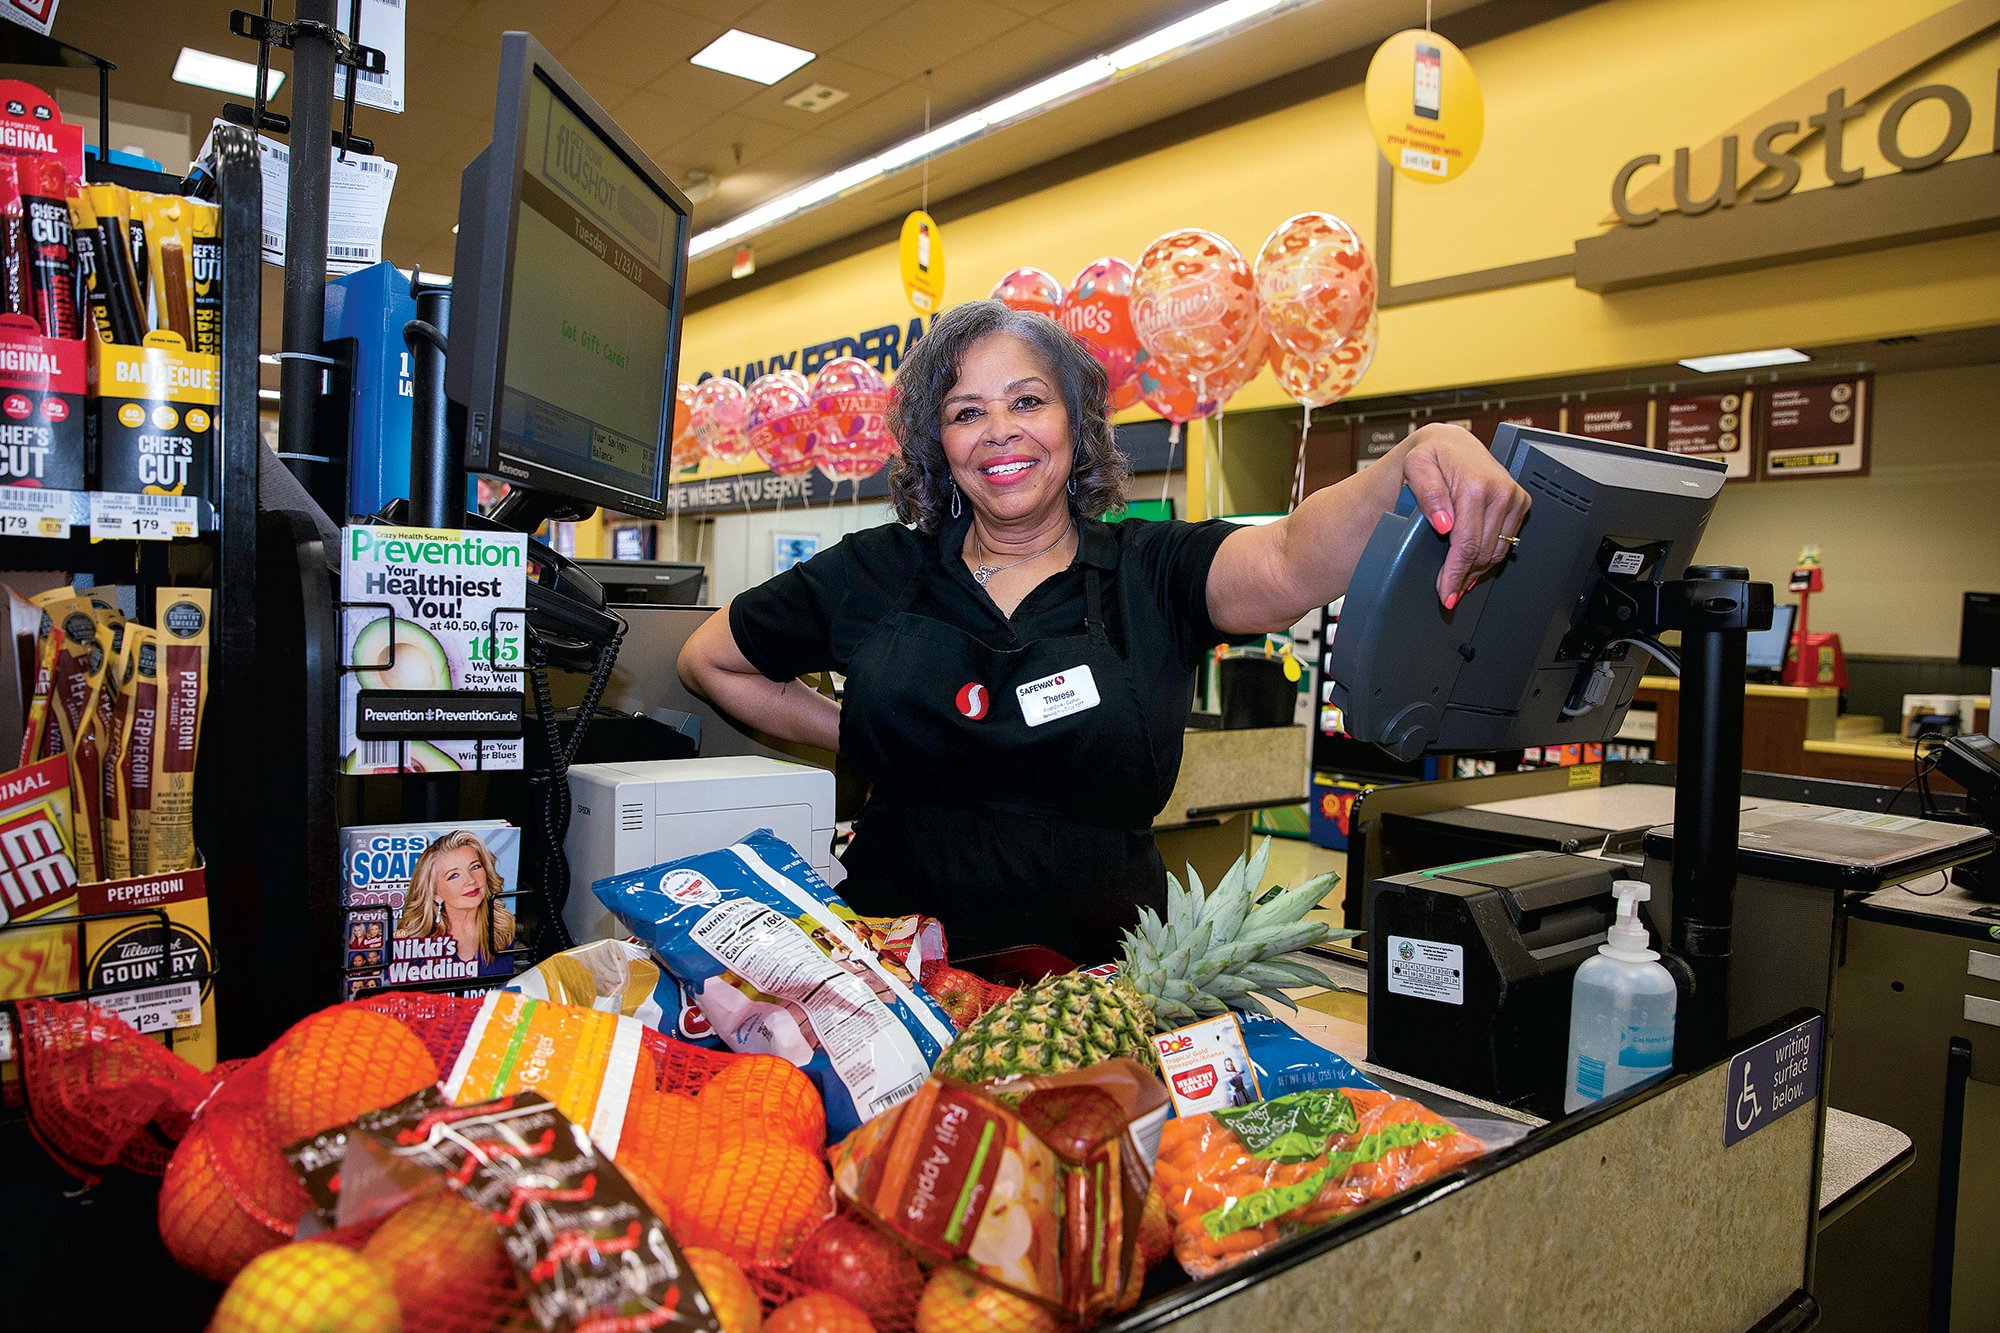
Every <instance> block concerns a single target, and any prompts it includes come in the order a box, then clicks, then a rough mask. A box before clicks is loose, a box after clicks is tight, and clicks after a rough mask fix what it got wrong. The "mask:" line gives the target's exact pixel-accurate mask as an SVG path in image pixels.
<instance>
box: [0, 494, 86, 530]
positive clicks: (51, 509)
mask: <svg viewBox="0 0 2000 1333" xmlns="http://www.w3.org/2000/svg"><path fill="white" fill-rule="evenodd" d="M69 520H70V492H68V491H52V490H49V489H47V488H45V487H41V486H0V537H67V536H69Z"/></svg>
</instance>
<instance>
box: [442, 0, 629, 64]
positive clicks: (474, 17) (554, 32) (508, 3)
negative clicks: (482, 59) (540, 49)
mask: <svg viewBox="0 0 2000 1333" xmlns="http://www.w3.org/2000/svg"><path fill="white" fill-rule="evenodd" d="M410 3H412V4H413V5H416V6H418V7H421V6H422V5H423V4H425V3H426V0H410ZM610 8H611V3H610V0H561V3H559V4H558V3H552V2H551V0H478V2H477V3H476V4H474V5H473V6H472V8H471V9H470V10H468V11H467V13H466V15H465V17H464V18H463V19H461V20H460V21H459V22H458V24H457V25H456V27H455V28H454V29H453V31H454V32H456V33H457V34H458V35H460V36H465V37H477V38H479V39H480V40H482V41H485V42H487V43H489V44H491V45H492V46H493V48H494V49H495V50H498V49H499V46H500V34H501V33H503V32H525V33H529V34H531V35H532V36H533V37H534V39H535V40H536V41H538V42H540V43H541V44H542V45H543V46H546V47H547V48H548V49H549V50H551V51H554V52H557V53H558V54H560V52H561V51H562V49H563V48H564V47H565V46H567V45H569V44H570V43H571V42H573V41H575V40H576V39H577V38H578V37H580V36H582V35H583V34H584V33H585V32H586V31H588V30H589V28H590V26H591V25H592V24H594V23H596V22H597V21H598V20H599V19H601V18H603V17H604V14H605V11H606V10H608V9H610ZM570 73H572V74H574V73H576V71H575V70H571V71H570Z"/></svg>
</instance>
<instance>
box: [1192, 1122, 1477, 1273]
mask: <svg viewBox="0 0 2000 1333" xmlns="http://www.w3.org/2000/svg"><path fill="white" fill-rule="evenodd" d="M1483 1151H1485V1148H1484V1146H1483V1145H1482V1144H1481V1143H1480V1142H1479V1140H1477V1139H1475V1138H1473V1137H1472V1136H1471V1135H1470V1134H1467V1133H1465V1132H1464V1131H1463V1130H1461V1129H1459V1128H1458V1126H1456V1125H1454V1124H1452V1123H1451V1122H1449V1121H1447V1120H1444V1119H1441V1118H1440V1117H1439V1116H1437V1115H1436V1114H1435V1113H1434V1112H1432V1111H1431V1110H1429V1109H1428V1108H1427V1107H1424V1106H1421V1105H1419V1104H1418V1103H1416V1102H1413V1101H1409V1100H1407V1099H1405V1098H1401V1097H1396V1096H1393V1095H1392V1094H1390V1093H1387V1092H1383V1091H1382V1090H1380V1089H1378V1088H1339V1089H1324V1090H1318V1091H1312V1092H1295V1093H1291V1094H1289V1095H1287V1096H1284V1097H1278V1098H1274V1099H1273V1100H1271V1101H1267V1102H1257V1103H1254V1104H1252V1105H1250V1106H1244V1107H1238V1108H1236V1109H1234V1110H1228V1111H1212V1112H1210V1113H1208V1114H1206V1115H1197V1116H1187V1117H1184V1118H1182V1119H1178V1120H1170V1121H1168V1122H1167V1124H1166V1126H1165V1127H1164V1129H1163V1130H1162V1131H1161V1134H1160V1155H1159V1159H1158V1160H1157V1161H1156V1162H1155V1163H1154V1165H1153V1178H1154V1180H1155V1181H1157V1182H1158V1185H1159V1189H1160V1192H1161V1194H1162V1196H1163V1197H1164V1199H1165V1201H1166V1207H1167V1214H1168V1217H1169V1218H1170V1220H1171V1221H1172V1222H1173V1226H1174V1257H1175V1258H1176V1259H1178V1260H1179V1261H1180V1264H1181V1267H1182V1268H1184V1269H1185V1270H1187V1274H1188V1276H1189V1277H1193V1278H1204V1277H1207V1276H1208V1275H1209V1274H1211V1273H1215V1272H1219V1271H1220V1270H1222V1269H1224V1268H1227V1267H1229V1266H1230V1265H1232V1264H1236V1263H1240V1262H1242V1261H1243V1260H1244V1259H1245V1258H1247V1257H1248V1256H1250V1255H1252V1254H1256V1253H1257V1252H1258V1251H1260V1250H1263V1249H1265V1248H1267V1247H1269V1246H1271V1245H1275V1244H1277V1243H1278V1242H1279V1241H1280V1240H1283V1239H1285V1238H1286V1237H1287V1236H1290V1235H1294V1234H1296V1233H1298V1232H1299V1231H1302V1230H1305V1229H1307V1228H1309V1227H1313V1226H1316V1225H1319V1224H1320V1223H1324V1222H1328V1221H1331V1220H1332V1219H1333V1218H1335V1217H1338V1216H1339V1215H1340V1214H1342V1213H1348V1212H1352V1211H1354V1210H1355V1209H1357V1208H1360V1207H1362V1206H1363V1205H1365V1204H1369V1203H1373V1202H1375V1201H1377V1200H1379V1199H1386V1198H1388V1197H1390V1196H1391V1195H1394V1194H1400V1193H1401V1192H1402V1191H1404V1190H1406V1189H1409V1188H1410V1187H1411V1186H1413V1185H1417V1184H1421V1183H1422V1182H1424V1181H1426V1180H1430V1179H1433V1178H1434V1177H1437V1176H1441V1175H1443V1174H1444V1173H1445V1172H1447V1171H1450V1170H1451V1169H1453V1168H1454V1167H1457V1166H1459V1165H1461V1164H1462V1163H1464V1162H1467V1161H1470V1160H1471V1159H1472V1158H1474V1157H1477V1156H1478V1155H1479V1154H1480V1153H1482V1152H1483Z"/></svg>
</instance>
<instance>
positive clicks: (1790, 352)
mask: <svg viewBox="0 0 2000 1333" xmlns="http://www.w3.org/2000/svg"><path fill="white" fill-rule="evenodd" d="M1810 360H1812V358H1811V357H1809V356H1807V355H1806V354H1805V353H1804V352H1801V351H1800V350H1799V349H1798V348H1796V347H1767V348H1765V349H1764V350H1763V351H1761V352H1726V353H1724V354H1723V355H1721V356H1691V357H1688V358H1686V359H1685V360H1683V361H1682V362H1681V364H1682V365H1684V366H1686V367H1687V368H1688V369H1689V370H1698V371H1700V372H1701V373H1702V374H1704V375H1714V374H1718V373H1720V372H1722V371H1725V370H1757V369H1759V368H1760V367H1763V366H1791V365H1796V364H1798V363H1799V362H1801V361H1810Z"/></svg>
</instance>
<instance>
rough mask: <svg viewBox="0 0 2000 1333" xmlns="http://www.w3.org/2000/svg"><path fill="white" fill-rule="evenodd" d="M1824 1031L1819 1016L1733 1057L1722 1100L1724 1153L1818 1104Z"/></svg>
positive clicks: (1822, 1021) (1823, 1025) (1822, 1022)
mask: <svg viewBox="0 0 2000 1333" xmlns="http://www.w3.org/2000/svg"><path fill="white" fill-rule="evenodd" d="M1825 1027H1826V1025H1825V1021H1824V1020H1823V1019H1821V1018H1819V1017H1818V1016H1817V1015H1815V1016H1814V1017H1812V1018H1809V1019H1807V1020H1806V1021H1805V1022H1803V1023H1801V1024H1799V1025H1798V1026H1797V1027H1794V1028H1787V1029H1786V1030H1785V1031H1783V1032H1780V1033H1779V1034H1778V1035H1777V1036H1775V1037H1772V1038H1770V1039H1769V1040H1768V1041H1763V1042H1759V1043H1758V1044H1757V1045H1755V1046H1752V1047H1751V1048H1750V1049H1749V1050H1747V1051H1742V1052H1739V1053H1738V1054H1736V1055H1734V1056H1732V1057H1731V1058H1730V1061H1729V1082H1728V1084H1727V1085H1726V1086H1725V1087H1724V1089H1723V1098H1722V1144H1723V1146H1724V1147H1725V1148H1726V1147H1728V1146H1730V1145H1731V1144H1734V1143H1738V1142H1741V1141H1742V1140H1744V1139H1747V1138H1749V1137H1750V1136H1751V1135H1752V1134H1755V1133H1756V1132H1757V1131H1758V1130H1760V1129H1763V1128H1764V1127H1765V1126H1766V1125H1769V1124H1770V1123H1771V1122H1772V1121H1774V1120H1778V1119H1781V1118H1783V1117H1784V1116H1786V1115H1789V1114H1790V1113H1791V1112H1793V1111H1796V1110H1798V1109H1799V1107H1801V1106H1810V1105H1812V1104H1813V1103H1814V1102H1816V1101H1818V1100H1819V1078H1820V1065H1821V1063H1822V1056H1821V1051H1822V1050H1823V1048H1824V1047H1825V1044H1826V1043H1825Z"/></svg>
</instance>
